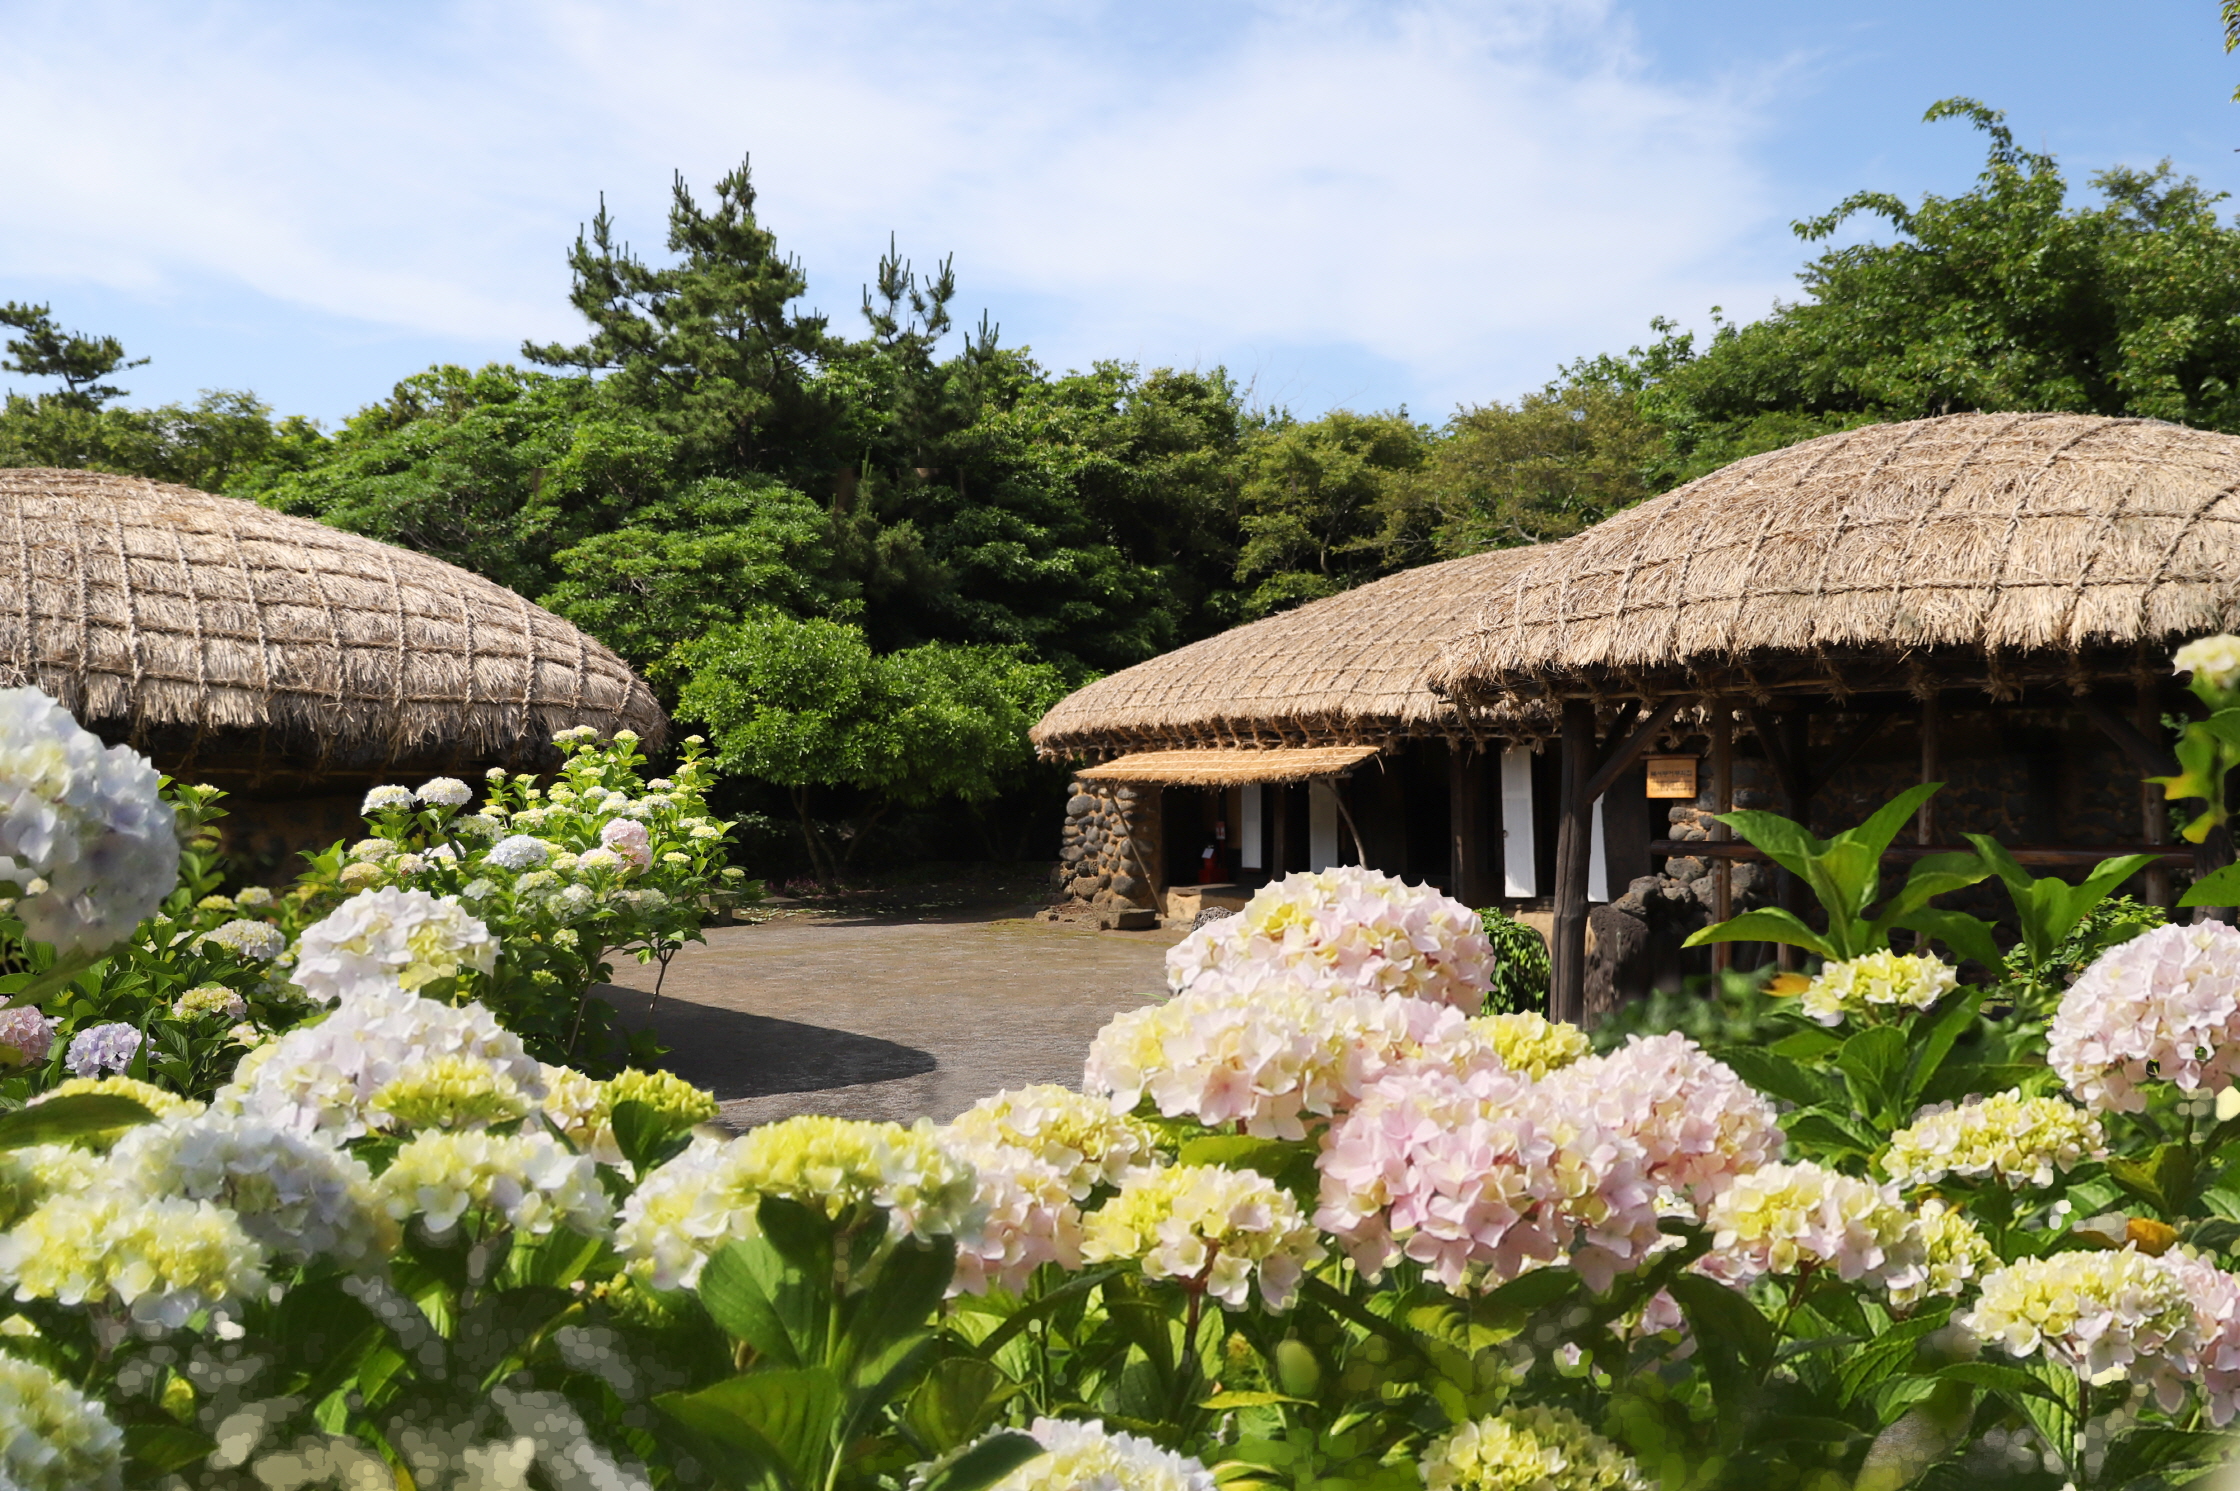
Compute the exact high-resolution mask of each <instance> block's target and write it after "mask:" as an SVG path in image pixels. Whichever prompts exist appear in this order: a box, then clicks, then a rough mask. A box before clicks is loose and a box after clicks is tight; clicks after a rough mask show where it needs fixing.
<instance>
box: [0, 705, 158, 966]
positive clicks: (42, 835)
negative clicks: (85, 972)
mask: <svg viewBox="0 0 2240 1491" xmlns="http://www.w3.org/2000/svg"><path fill="white" fill-rule="evenodd" d="M160 785H161V778H160V777H159V775H158V774H157V772H156V769H155V768H154V767H153V766H151V765H149V764H148V761H147V758H145V757H143V756H141V755H140V754H139V753H138V752H136V751H133V750H131V749H130V748H128V747H125V746H121V745H120V746H105V745H103V744H102V743H101V740H100V738H99V737H98V736H96V735H94V734H93V733H92V732H91V731H89V730H83V729H80V728H79V726H78V723H77V721H75V720H73V719H72V718H70V715H69V713H68V711H66V710H64V709H63V708H62V706H61V705H59V704H57V703H55V702H54V700H52V699H50V698H48V697H47V696H46V695H45V694H43V693H41V692H40V691H39V690H38V689H34V688H20V689H0V882H5V881H12V882H13V883H14V884H15V885H16V886H17V887H18V888H19V889H20V892H21V894H20V896H19V898H18V899H17V901H16V903H15V905H14V907H13V908H12V911H13V914H14V915H15V916H16V917H18V918H20V919H21V920H22V922H23V924H24V930H25V931H26V933H28V934H29V936H30V937H31V938H32V940H33V941H36V942H44V943H48V944H51V945H52V946H54V947H55V948H56V949H58V950H59V951H62V952H65V953H92V952H98V951H100V950H101V949H103V948H105V947H109V946H111V945H113V944H115V943H117V942H119V941H121V940H123V938H124V937H125V936H126V935H127V934H128V933H130V932H131V931H132V929H133V928H134V927H136V926H138V925H139V924H140V923H141V922H143V921H145V920H147V919H148V918H149V917H151V916H153V915H155V913H156V909H157V908H158V907H160V906H161V905H162V904H163V898H164V897H165V896H166V895H169V894H170V892H171V889H172V887H173V886H175V885H177V884H178V882H179V838H178V832H177V826H176V822H175V820H174V817H173V814H172V811H171V808H170V806H169V804H167V803H165V802H164V801H163V799H162V797H161V795H160V793H159V790H158V789H159V787H160ZM33 887H37V888H36V889H34V888H33Z"/></svg>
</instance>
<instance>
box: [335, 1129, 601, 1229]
mask: <svg viewBox="0 0 2240 1491" xmlns="http://www.w3.org/2000/svg"><path fill="white" fill-rule="evenodd" d="M375 1191H376V1194H377V1195H378V1196H379V1197H380V1200H381V1204H382V1206H383V1207H384V1208H385V1209H386V1210H387V1211H388V1213H389V1215H390V1216H391V1217H393V1218H395V1219H396V1220H397V1221H399V1222H410V1221H414V1220H417V1221H419V1222H420V1224H421V1225H422V1226H424V1227H425V1228H427V1230H428V1232H429V1234H430V1235H431V1236H434V1237H438V1238H441V1237H446V1236H448V1235H449V1234H450V1233H451V1232H452V1231H453V1230H455V1229H456V1228H457V1227H458V1226H459V1224H460V1221H461V1219H462V1218H463V1217H465V1216H466V1214H467V1213H468V1212H469V1211H470V1210H479V1211H483V1212H486V1213H488V1214H490V1215H491V1216H493V1217H496V1218H502V1219H503V1220H504V1223H505V1225H506V1226H508V1227H511V1228H513V1229H514V1230H515V1231H517V1232H525V1233H528V1234H530V1235H532V1236H539V1237H541V1236H543V1235H545V1234H547V1233H550V1232H552V1231H554V1230H556V1229H558V1228H561V1227H565V1228H567V1229H568V1230H569V1231H571V1232H579V1233H581V1234H583V1235H584V1236H586V1237H602V1236H604V1235H605V1234H606V1232H607V1228H608V1225H609V1223H610V1222H611V1220H612V1218H613V1207H612V1206H611V1205H610V1204H609V1202H608V1201H607V1193H606V1192H605V1190H604V1189H602V1188H601V1187H600V1185H599V1176H598V1168H597V1166H595V1165H594V1164H593V1163H592V1161H591V1159H590V1157H589V1156H586V1155H579V1154H577V1153H575V1152H574V1151H572V1150H570V1149H569V1148H568V1147H567V1146H566V1145H565V1144H562V1143H561V1142H560V1141H559V1140H557V1139H555V1138H553V1137H552V1136H551V1135H550V1134H543V1133H523V1134H493V1133H490V1132H489V1131H487V1130H483V1129H466V1130H461V1131H458V1132H455V1133H454V1132H445V1131H441V1130H438V1131H436V1132H433V1133H426V1134H421V1135H419V1136H417V1137H416V1138H414V1139H412V1140H411V1141H409V1142H408V1143H406V1145H405V1146H404V1147H403V1148H402V1149H400V1150H398V1151H397V1156H396V1158H395V1159H394V1160H392V1161H391V1162H390V1164H389V1168H388V1169H386V1170H384V1171H382V1172H381V1177H380V1179H379V1180H378V1181H376V1182H375Z"/></svg>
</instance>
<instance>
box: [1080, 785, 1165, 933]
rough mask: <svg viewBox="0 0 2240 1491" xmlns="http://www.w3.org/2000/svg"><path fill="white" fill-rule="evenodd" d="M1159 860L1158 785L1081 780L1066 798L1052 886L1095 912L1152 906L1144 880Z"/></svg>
mask: <svg viewBox="0 0 2240 1491" xmlns="http://www.w3.org/2000/svg"><path fill="white" fill-rule="evenodd" d="M1158 863H1159V789H1158V788H1157V787H1134V786H1127V785H1115V784H1113V783H1110V782H1092V781H1084V780H1082V779H1081V778H1078V777H1076V778H1075V779H1074V783H1073V796H1072V797H1070V798H1068V799H1067V800H1066V826H1065V830H1064V833H1063V835H1062V837H1061V840H1060V843H1059V846H1058V882H1059V883H1058V888H1059V890H1061V891H1062V892H1064V894H1065V896H1066V898H1067V899H1068V900H1070V901H1072V902H1074V903H1075V904H1077V905H1082V906H1087V907H1090V908H1092V909H1094V910H1096V911H1098V912H1100V913H1106V912H1119V911H1125V910H1129V909H1132V908H1152V909H1156V908H1157V906H1158V904H1159V900H1158V887H1157V886H1156V885H1154V884H1152V883H1150V881H1149V880H1148V878H1147V877H1148V875H1149V874H1150V873H1152V872H1154V871H1155V870H1156V868H1157V866H1158Z"/></svg>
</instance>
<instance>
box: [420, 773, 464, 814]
mask: <svg viewBox="0 0 2240 1491" xmlns="http://www.w3.org/2000/svg"><path fill="white" fill-rule="evenodd" d="M412 795H413V796H414V797H416V798H418V799H419V800H420V801H421V802H423V803H426V804H427V805H428V806H429V807H432V808H463V807H465V806H466V805H467V804H468V803H470V802H473V801H474V790H473V789H472V788H470V787H469V786H468V785H467V784H466V783H465V782H462V781H460V780H459V779H458V778H457V777H430V778H428V780H426V781H425V782H422V783H421V784H420V785H419V786H418V787H415V788H414V789H413V792H412Z"/></svg>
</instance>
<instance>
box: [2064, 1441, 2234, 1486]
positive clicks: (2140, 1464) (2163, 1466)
mask: <svg viewBox="0 0 2240 1491" xmlns="http://www.w3.org/2000/svg"><path fill="white" fill-rule="evenodd" d="M2232 1450H2233V1441H2232V1436H2231V1435H2230V1434H2218V1433H2214V1432H2212V1431H2210V1430H2206V1429H2197V1430H2192V1431H2190V1432H2189V1431H2187V1430H2182V1429H2159V1428H2157V1429H2134V1430H2132V1431H2131V1432H2130V1433H2129V1434H2126V1435H2124V1436H2123V1438H2121V1439H2119V1440H2117V1441H2116V1442H2115V1443H2114V1444H2111V1445H2109V1446H2108V1457H2107V1459H2105V1460H2103V1461H2102V1462H2101V1463H2100V1474H2099V1476H2098V1478H2097V1479H2096V1480H2095V1482H2094V1484H2096V1485H2101V1486H2107V1487H2110V1488H2112V1491H2122V1488H2123V1487H2125V1486H2129V1485H2131V1484H2132V1483H2133V1482H2134V1481H2137V1480H2140V1479H2141V1478H2143V1477H2146V1476H2149V1475H2156V1473H2157V1472H2161V1471H2170V1470H2178V1469H2188V1468H2191V1467H2194V1466H2198V1465H2217V1464H2222V1463H2223V1462H2225V1461H2226V1460H2229V1459H2230V1458H2231V1457H2232ZM2158 1479H2159V1477H2158ZM2163 1484H2168V1482H2167V1481H2164V1482H2163Z"/></svg>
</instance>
